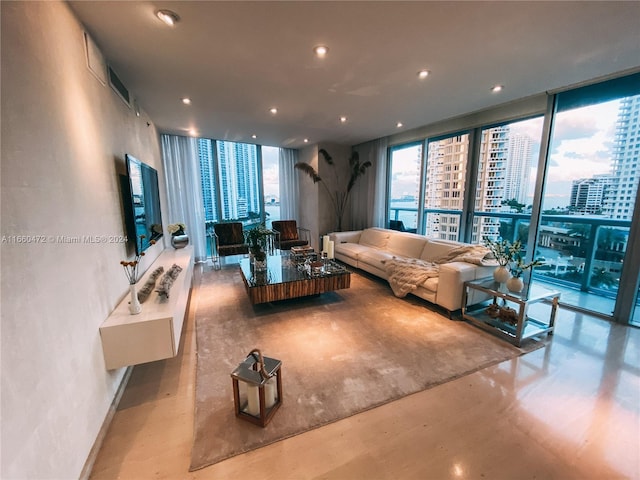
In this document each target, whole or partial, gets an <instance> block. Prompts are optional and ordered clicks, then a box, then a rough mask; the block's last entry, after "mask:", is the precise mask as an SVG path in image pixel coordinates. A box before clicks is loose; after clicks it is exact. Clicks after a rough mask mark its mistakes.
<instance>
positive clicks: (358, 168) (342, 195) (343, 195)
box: [295, 148, 371, 231]
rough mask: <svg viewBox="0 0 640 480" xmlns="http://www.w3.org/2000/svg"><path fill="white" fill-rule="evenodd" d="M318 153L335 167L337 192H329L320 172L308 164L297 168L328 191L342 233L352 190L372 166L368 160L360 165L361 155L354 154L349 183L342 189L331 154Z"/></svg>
mask: <svg viewBox="0 0 640 480" xmlns="http://www.w3.org/2000/svg"><path fill="white" fill-rule="evenodd" d="M318 152H319V153H320V154H321V155H322V158H324V161H325V162H327V164H328V165H331V167H333V174H334V176H335V184H336V185H337V189H336V190H334V191H333V192H332V191H331V190H329V187H328V186H327V184H326V183H325V182H324V180H322V178H321V177H320V175H318V172H316V170H315V169H314V168H313V167H312V166H311V165H309V164H308V163H304V162H300V163H296V165H295V168H297V169H298V170H302V171H303V172H304V173H306V174H307V175H309V177H311V179H312V180H313V183H320V184H321V185H322V186H323V187H324V189H325V190H326V191H327V193H328V194H329V198H330V199H331V203H332V204H333V208H334V210H335V212H336V218H337V222H338V223H337V230H338V231H341V230H342V219H343V217H344V212H345V210H346V208H347V205H348V201H349V194H350V193H351V189H352V188H353V187H354V185H355V184H356V181H357V180H358V178H360V177H361V176H362V175H364V174H365V172H366V171H367V168H369V167H370V166H371V162H370V161H368V160H367V161H366V162H363V163H360V155H358V152H352V153H351V156H350V157H349V181H348V182H347V184H346V185H345V186H344V187H343V188H340V186H341V185H342V182H341V179H340V176H339V175H338V172H337V169H336V165H335V162H334V161H333V157H331V155H329V153H328V152H327V151H326V150H325V149H324V148H321V149H320V150H318Z"/></svg>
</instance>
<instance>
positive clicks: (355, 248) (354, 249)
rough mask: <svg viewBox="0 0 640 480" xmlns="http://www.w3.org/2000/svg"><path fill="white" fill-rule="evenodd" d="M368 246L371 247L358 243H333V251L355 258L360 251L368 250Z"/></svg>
mask: <svg viewBox="0 0 640 480" xmlns="http://www.w3.org/2000/svg"><path fill="white" fill-rule="evenodd" d="M370 248H371V247H367V246H366V245H360V244H358V243H336V244H335V245H334V253H337V254H340V255H345V256H347V257H350V258H353V259H356V260H357V259H358V257H359V255H360V253H362V252H365V251H367V250H370Z"/></svg>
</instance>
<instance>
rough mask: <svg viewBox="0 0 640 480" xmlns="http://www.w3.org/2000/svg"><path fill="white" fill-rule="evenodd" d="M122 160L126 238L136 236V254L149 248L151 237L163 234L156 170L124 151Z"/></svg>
mask: <svg viewBox="0 0 640 480" xmlns="http://www.w3.org/2000/svg"><path fill="white" fill-rule="evenodd" d="M125 161H126V164H127V177H128V180H129V182H128V187H129V188H128V190H129V196H128V197H129V198H128V199H127V198H125V210H128V211H126V212H125V213H126V215H125V220H126V224H127V231H128V234H129V238H130V239H135V245H136V254H140V253H142V252H144V251H145V250H146V249H147V248H149V246H150V245H151V240H158V239H159V238H160V237H162V213H161V211H160V191H159V189H158V172H157V171H156V169H155V168H153V167H150V166H149V165H147V164H146V163H143V162H141V161H140V160H138V159H137V158H135V157H134V156H132V155H129V154H126V155H125ZM126 200H128V201H126ZM127 205H128V207H127ZM143 235H144V237H142V236H143Z"/></svg>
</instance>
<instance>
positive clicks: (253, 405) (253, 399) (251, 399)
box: [246, 385, 260, 417]
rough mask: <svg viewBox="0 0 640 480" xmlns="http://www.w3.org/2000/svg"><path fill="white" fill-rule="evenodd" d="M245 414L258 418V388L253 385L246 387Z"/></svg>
mask: <svg viewBox="0 0 640 480" xmlns="http://www.w3.org/2000/svg"><path fill="white" fill-rule="evenodd" d="M247 400H248V403H247V410H246V411H247V413H248V414H249V415H253V416H254V417H259V416H260V394H259V393H258V387H257V386H255V385H247Z"/></svg>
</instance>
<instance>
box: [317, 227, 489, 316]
mask: <svg viewBox="0 0 640 480" xmlns="http://www.w3.org/2000/svg"><path fill="white" fill-rule="evenodd" d="M329 236H330V239H331V240H333V242H334V253H335V258H336V259H337V260H340V261H342V262H344V263H346V264H348V265H351V266H352V267H355V268H359V269H361V270H364V271H366V272H369V273H371V274H373V275H376V276H378V277H381V278H383V279H385V280H389V273H388V272H389V264H390V262H392V263H393V261H394V260H395V261H396V262H397V261H398V260H403V261H404V260H408V259H416V261H415V262H414V263H415V264H416V265H417V266H422V265H424V264H428V263H430V262H437V267H436V269H437V275H435V276H431V277H430V278H427V279H426V280H425V281H424V282H421V283H420V284H419V285H417V287H416V288H415V289H414V290H412V291H411V292H410V293H411V294H413V295H416V296H418V297H420V298H422V299H424V300H427V301H429V302H431V303H434V304H436V305H439V306H441V307H443V308H445V309H446V310H448V311H449V312H450V313H451V312H453V311H455V310H459V309H460V308H462V294H463V286H464V282H465V281H468V280H475V279H479V278H485V277H490V276H491V275H492V273H493V270H494V269H495V265H496V264H495V261H494V260H492V259H491V256H490V254H488V250H487V252H486V253H487V255H486V256H485V257H482V255H481V256H480V257H478V255H477V251H476V255H475V257H476V258H478V259H481V260H480V261H478V262H476V263H468V262H467V261H446V262H445V263H441V262H442V259H443V257H447V256H453V258H454V259H455V257H456V255H455V254H456V252H458V251H460V250H464V249H462V248H461V247H465V246H467V247H471V246H469V245H467V244H463V243H458V242H449V241H446V240H434V239H430V238H427V237H425V236H422V235H417V234H414V233H406V232H398V231H395V230H387V229H384V228H367V229H364V230H358V231H350V232H334V233H331V234H330V235H329ZM471 248H474V249H481V248H482V247H471ZM474 260H475V258H474V259H473V260H471V261H474ZM411 262H413V260H411V261H410V262H406V263H407V264H409V266H410V263H411ZM394 291H395V290H394Z"/></svg>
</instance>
